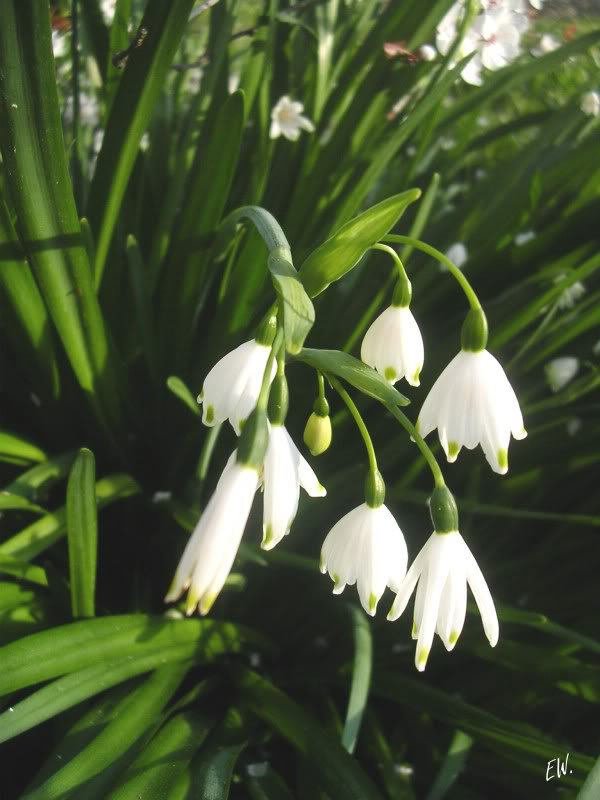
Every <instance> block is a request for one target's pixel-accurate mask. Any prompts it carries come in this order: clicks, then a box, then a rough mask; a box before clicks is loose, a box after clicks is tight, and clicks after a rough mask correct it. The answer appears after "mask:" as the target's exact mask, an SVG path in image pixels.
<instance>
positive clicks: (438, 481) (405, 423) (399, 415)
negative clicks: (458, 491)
mask: <svg viewBox="0 0 600 800" xmlns="http://www.w3.org/2000/svg"><path fill="white" fill-rule="evenodd" d="M386 408H387V410H388V411H389V412H390V414H392V416H394V417H395V418H396V419H397V420H398V422H399V423H400V424H401V425H402V427H403V428H404V429H405V430H406V431H408V433H410V435H411V436H412V438H413V439H414V441H415V443H416V445H417V447H418V448H419V450H420V451H421V453H422V454H423V457H424V459H425V461H427V466H428V467H429V469H430V470H431V474H432V475H433V480H434V482H435V485H436V486H437V487H439V488H441V487H442V486H445V485H446V482H445V481H444V476H443V474H442V470H441V468H440V465H439V464H438V462H437V461H436V458H435V456H434V455H433V453H432V452H431V450H430V449H429V446H428V444H427V442H426V441H425V439H423V437H422V436H421V434H420V433H419V432H418V430H417V429H416V428H415V426H414V425H413V424H412V422H411V421H410V420H409V419H408V417H407V416H406V414H404V413H403V412H402V411H400V409H399V408H398V406H393V405H388V404H387V403H386Z"/></svg>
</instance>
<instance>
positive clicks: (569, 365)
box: [544, 356, 579, 392]
mask: <svg viewBox="0 0 600 800" xmlns="http://www.w3.org/2000/svg"><path fill="white" fill-rule="evenodd" d="M544 369H545V371H546V379H547V380H548V385H549V386H550V388H551V389H552V391H553V392H560V390H561V389H564V387H565V386H566V385H567V384H568V383H570V382H571V381H572V380H573V378H574V377H575V375H577V373H578V372H579V359H578V358H576V357H575V356H560V357H559V358H555V359H554V360H552V361H550V362H549V363H548V364H546V366H545V367H544Z"/></svg>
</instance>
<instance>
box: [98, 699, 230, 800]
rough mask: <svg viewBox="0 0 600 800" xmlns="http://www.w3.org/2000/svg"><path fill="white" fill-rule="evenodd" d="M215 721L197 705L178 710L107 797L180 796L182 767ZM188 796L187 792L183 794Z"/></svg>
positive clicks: (152, 798)
mask: <svg viewBox="0 0 600 800" xmlns="http://www.w3.org/2000/svg"><path fill="white" fill-rule="evenodd" d="M214 721H215V718H214V716H213V715H212V714H211V713H209V712H208V711H204V710H198V709H195V708H194V709H191V710H189V711H184V712H183V713H181V714H176V715H175V716H174V717H173V718H172V719H170V720H169V721H168V722H167V723H166V725H164V726H163V727H162V728H161V730H160V731H159V732H158V733H157V734H156V736H155V737H154V738H153V739H152V740H151V741H150V743H149V744H148V745H147V746H146V747H145V748H144V750H143V752H142V753H141V754H140V756H139V757H138V758H137V759H136V760H135V761H134V762H133V763H132V764H131V766H130V767H129V769H128V770H127V772H126V773H125V775H124V776H123V779H122V781H121V784H120V786H119V787H118V788H116V789H115V790H114V791H113V792H112V793H111V794H110V795H109V796H108V800H138V798H139V797H143V798H144V800H164V798H167V797H168V798H169V800H171V798H179V797H180V794H179V791H178V790H179V788H180V783H181V781H182V770H183V769H184V768H185V767H186V766H187V765H188V764H189V763H190V761H191V759H192V757H193V755H194V753H195V752H196V751H197V750H198V749H199V748H200V747H201V746H202V743H203V742H204V740H205V739H206V737H207V735H208V733H209V731H210V729H211V727H212V726H213V724H214ZM184 775H185V777H186V778H187V774H186V773H184ZM184 780H185V778H184ZM186 782H188V783H191V781H186ZM189 796H190V795H189V794H187V792H186V793H184V794H182V795H181V798H182V800H183V799H184V798H186V797H189Z"/></svg>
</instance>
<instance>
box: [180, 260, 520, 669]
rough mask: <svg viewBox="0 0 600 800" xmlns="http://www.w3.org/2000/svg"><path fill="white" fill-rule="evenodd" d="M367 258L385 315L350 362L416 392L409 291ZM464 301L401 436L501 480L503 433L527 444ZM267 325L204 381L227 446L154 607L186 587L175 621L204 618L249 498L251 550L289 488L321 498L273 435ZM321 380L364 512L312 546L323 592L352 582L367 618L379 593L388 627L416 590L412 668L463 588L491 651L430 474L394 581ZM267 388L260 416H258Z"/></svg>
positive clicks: (272, 539)
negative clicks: (425, 511) (429, 527)
mask: <svg viewBox="0 0 600 800" xmlns="http://www.w3.org/2000/svg"><path fill="white" fill-rule="evenodd" d="M378 248H379V249H383V250H386V249H387V251H389V252H390V255H392V256H393V257H394V259H395V260H396V262H397V264H398V265H399V270H400V277H399V280H398V284H397V287H396V290H395V291H394V296H393V302H392V305H391V306H390V307H388V308H387V309H385V310H384V311H383V313H382V314H381V315H380V316H379V317H378V318H377V319H376V320H375V321H374V322H373V323H372V325H371V326H370V328H369V330H368V331H367V333H366V334H365V337H364V340H363V343H362V348H361V357H362V360H363V361H364V362H365V363H366V364H367V365H369V366H371V367H372V368H373V369H375V370H377V372H379V373H380V374H381V375H382V376H383V378H384V379H385V380H386V381H388V382H389V383H390V384H392V385H393V384H395V383H396V382H397V381H399V380H401V379H402V378H405V379H406V381H407V382H408V383H409V384H411V385H412V386H418V385H419V375H420V373H421V370H422V367H423V362H424V345H423V339H422V336H421V332H420V330H419V326H418V324H417V321H416V320H415V317H414V316H413V314H412V311H411V310H410V303H411V299H412V289H411V285H410V281H409V280H408V277H407V276H406V273H405V272H404V267H403V266H402V264H401V262H400V261H399V259H398V258H397V255H396V254H395V251H393V250H391V248H389V247H387V246H386V245H378ZM440 256H441V254H440ZM441 257H442V258H443V256H441ZM453 270H454V268H453ZM470 302H471V310H470V311H469V313H468V315H467V317H466V319H465V322H464V324H463V328H462V335H461V341H462V347H461V350H460V352H459V353H458V354H457V355H456V356H455V357H454V358H453V359H452V361H451V362H450V363H449V364H448V366H447V367H446V368H445V369H444V370H443V372H442V373H441V375H440V376H439V377H438V379H437V380H436V382H435V383H434V385H433V387H432V388H431V390H430V392H429V395H428V396H427V398H426V400H425V402H424V403H423V407H422V409H421V413H420V415H419V418H418V420H417V425H416V428H415V429H413V428H411V427H409V430H410V431H412V433H413V436H414V438H415V439H416V440H417V442H418V444H419V446H420V447H421V448H422V449H423V448H424V449H425V450H427V447H426V445H425V443H424V442H423V440H422V438H421V437H422V436H427V434H429V433H430V432H431V431H432V430H433V429H434V428H437V430H438V435H439V439H440V442H441V445H442V447H443V449H444V452H445V454H446V457H447V460H448V462H454V461H455V460H456V458H457V456H458V454H459V452H460V450H461V449H462V448H463V447H466V448H468V449H473V448H475V447H477V446H478V445H481V447H482V449H483V452H484V454H485V456H486V458H487V460H488V462H489V464H490V466H491V467H492V469H493V470H494V471H495V472H497V473H500V474H504V473H506V472H507V470H508V445H509V441H510V437H511V435H512V436H513V437H514V438H516V439H522V438H523V437H525V436H526V435H527V434H526V432H525V429H524V426H523V417H522V415H521V410H520V408H519V403H518V400H517V398H516V395H515V392H514V391H513V389H512V386H511V385H510V383H509V381H508V379H507V377H506V374H505V373H504V370H503V369H502V367H501V366H500V364H499V362H498V361H497V360H496V359H495V358H494V356H492V355H491V353H489V352H488V351H487V350H486V344H487V322H486V318H485V314H484V313H483V310H482V309H481V307H480V305H479V303H478V301H477V300H476V297H475V295H474V293H473V296H472V297H470ZM277 324H278V323H277V320H276V318H275V317H271V318H270V319H269V320H268V322H266V323H264V324H263V326H262V327H261V329H260V333H259V334H258V335H257V338H256V339H253V340H251V341H248V342H245V343H244V344H242V345H240V346H239V347H237V348H236V349H235V350H233V351H231V352H230V353H228V354H227V355H226V356H224V357H223V358H222V359H221V360H220V361H219V362H218V363H217V364H216V365H215V366H214V367H213V368H212V369H211V370H210V372H209V373H208V375H207V377H206V379H205V381H204V385H203V390H202V393H201V395H200V396H199V398H198V401H199V402H200V403H202V405H203V417H202V419H203V422H204V424H206V425H209V426H212V425H216V424H220V423H223V422H225V421H226V420H229V422H230V423H231V425H232V426H233V428H234V430H235V432H236V434H237V435H238V436H239V437H240V438H239V441H238V446H237V448H236V450H235V451H234V452H233V454H232V455H231V456H230V458H229V460H228V462H227V464H226V466H225V469H224V470H223V473H222V475H221V478H220V480H219V482H218V484H217V487H216V489H215V491H214V493H213V495H212V497H211V498H210V500H209V502H208V504H207V505H206V508H205V510H204V512H203V514H202V516H201V517H200V520H199V522H198V524H197V525H196V528H195V530H194V532H193V533H192V536H191V537H190V539H189V541H188V544H187V546H186V548H185V551H184V553H183V556H182V558H181V560H180V562H179V566H178V567H177V570H176V574H175V577H174V580H173V583H172V585H171V588H170V589H169V592H168V594H167V597H166V599H167V600H168V601H174V600H177V599H178V598H179V597H180V595H181V594H182V593H183V592H185V591H186V590H188V595H187V600H186V605H185V609H186V613H188V614H191V613H193V611H194V610H195V609H196V607H198V608H199V611H200V613H201V614H206V613H208V611H209V610H210V608H211V607H212V605H213V603H214V602H215V600H216V598H217V596H218V595H219V593H220V591H221V589H222V588H223V586H224V583H225V580H226V578H227V576H228V574H229V572H230V570H231V568H232V566H233V563H234V560H235V557H236V554H237V551H238V548H239V546H240V542H241V539H242V535H243V533H244V529H245V527H246V524H247V521H248V518H249V515H250V510H251V507H252V503H253V500H254V496H255V494H256V492H257V490H258V489H259V488H260V487H262V488H263V490H264V491H263V538H262V543H261V547H262V548H263V549H265V550H270V549H272V548H273V547H275V546H276V545H277V544H278V543H279V542H280V541H281V540H282V539H283V537H284V536H286V535H287V534H288V533H289V532H290V528H291V526H292V523H293V521H294V518H295V516H296V512H297V509H298V502H299V495H300V488H303V489H304V490H305V491H306V492H307V494H308V495H310V496H312V497H322V496H324V495H325V489H324V488H323V486H322V485H321V484H320V482H319V480H318V478H317V476H316V475H315V473H314V471H313V470H312V468H311V467H310V465H309V464H308V463H307V461H306V460H305V459H304V457H303V456H302V455H301V453H300V451H299V450H298V448H297V447H296V445H295V443H294V442H293V440H292V438H291V437H290V435H289V433H288V431H287V429H286V427H285V424H284V423H285V417H286V414H287V405H288V393H287V382H286V379H285V359H284V357H283V352H282V351H279V352H276V351H277V349H278V348H279V347H280V345H279V344H274V343H273V336H274V332H275V329H276V326H277ZM279 335H281V333H280V334H279ZM276 342H277V340H276ZM275 356H277V358H275ZM329 379H330V382H331V384H332V386H334V388H337V390H338V392H339V393H340V395H341V396H342V398H343V399H344V400H345V402H346V403H347V404H348V406H349V408H350V410H351V412H352V415H353V416H354V418H355V420H356V421H357V424H358V425H359V428H360V429H361V433H362V435H363V438H364V439H365V444H366V445H367V449H368V450H369V462H370V469H369V473H368V476H367V482H366V484H365V502H364V503H362V504H361V505H359V506H357V507H356V508H354V509H353V510H351V511H349V512H348V513H347V514H345V515H344V516H343V517H342V518H341V519H340V520H339V521H338V522H337V523H336V524H335V525H334V526H333V527H332V528H331V530H330V531H329V533H328V534H327V536H326V537H325V540H324V542H323V546H322V550H321V561H320V568H321V571H322V572H323V573H329V575H330V577H331V579H332V580H333V592H334V594H339V593H341V592H342V591H343V590H344V588H345V587H346V586H352V585H354V584H356V587H357V590H358V595H359V598H360V602H361V604H362V606H363V608H364V609H365V611H366V612H367V613H368V614H370V615H374V614H375V613H376V610H377V606H378V603H379V601H380V599H381V597H382V595H383V594H384V592H385V590H386V588H390V589H391V590H392V591H393V592H395V593H396V599H395V601H394V603H393V605H392V608H391V610H390V612H389V614H388V619H390V620H395V619H397V618H398V617H399V616H400V615H401V614H402V612H403V611H404V609H405V608H406V606H407V604H408V601H409V599H410V597H411V595H412V593H413V592H414V591H415V589H416V595H415V605H414V625H413V638H415V639H417V648H416V655H415V664H416V667H417V669H418V670H420V671H422V670H423V669H424V668H425V665H426V662H427V658H428V655H429V652H430V649H431V646H432V642H433V637H434V634H435V633H436V632H437V634H438V636H439V637H440V638H441V640H442V641H443V643H444V645H445V647H446V648H447V649H448V650H452V648H453V647H454V645H455V644H456V642H457V640H458V638H459V636H460V633H461V631H462V628H463V625H464V621H465V615H466V605H467V585H468V586H470V587H471V591H472V593H473V596H474V598H475V601H476V603H477V606H478V608H479V611H480V613H481V617H482V621H483V626H484V630H485V633H486V636H487V638H488V640H489V642H490V644H491V645H492V646H494V645H495V644H496V642H497V641H498V618H497V615H496V611H495V607H494V602H493V600H492V597H491V594H490V591H489V589H488V587H487V583H486V581H485V578H484V576H483V574H482V572H481V570H480V568H479V566H478V565H477V562H476V561H475V558H474V557H473V555H472V553H471V551H470V549H469V547H468V546H467V544H466V542H465V541H464V539H463V538H462V536H461V534H460V533H459V526H458V511H457V508H456V503H455V501H454V498H453V497H452V494H451V493H450V491H449V490H448V489H447V487H446V486H445V484H444V481H443V477H442V476H441V472H440V471H439V467H438V473H435V472H434V474H435V475H436V488H435V489H434V491H433V494H432V496H431V499H430V512H431V517H432V522H433V533H432V534H431V536H430V538H429V539H428V540H427V542H426V544H425V545H424V547H423V548H422V550H421V552H420V553H419V554H418V555H417V557H416V558H415V560H414V561H413V563H412V566H411V567H410V569H408V572H407V567H408V550H407V546H406V542H405V539H404V535H403V533H402V530H401V529H400V527H399V525H398V523H397V522H396V520H395V518H394V516H393V515H392V513H391V512H390V510H389V509H388V508H387V506H386V505H385V504H384V500H385V484H384V482H383V478H382V476H381V474H380V473H379V471H378V469H377V466H376V462H375V455H374V451H373V448H372V443H370V438H369V436H368V432H367V431H366V428H365V426H364V422H363V421H362V419H361V418H360V414H359V412H358V409H357V408H356V407H355V406H354V404H353V402H352V400H351V399H350V398H349V396H348V395H347V393H346V392H345V390H343V388H342V387H340V385H339V384H338V383H337V381H336V380H335V379H334V377H332V376H329ZM319 385H320V393H319V398H318V400H317V401H316V402H315V406H314V409H315V413H313V414H312V415H311V417H310V419H309V421H308V424H307V426H306V430H305V442H306V443H307V444H308V445H309V449H310V450H311V452H313V454H314V453H321V452H323V451H324V450H325V449H326V448H327V447H328V446H329V443H330V442H331V422H330V420H329V416H328V415H329V406H328V404H327V401H326V400H325V398H324V394H323V392H324V382H323V379H322V378H321V379H320V384H319ZM267 389H269V391H270V395H269V402H268V415H267V411H266V410H265V408H264V406H265V399H264V395H265V393H266V390H267ZM273 399H274V402H272V401H273ZM261 403H262V405H261ZM261 414H262V416H261ZM260 420H263V422H260ZM259 423H260V424H259ZM261 425H262V426H263V427H262V428H261ZM317 440H318V441H317ZM249 442H251V444H249ZM256 442H258V443H259V445H258V449H257V445H256ZM430 455H431V454H430ZM431 457H432V458H433V456H431Z"/></svg>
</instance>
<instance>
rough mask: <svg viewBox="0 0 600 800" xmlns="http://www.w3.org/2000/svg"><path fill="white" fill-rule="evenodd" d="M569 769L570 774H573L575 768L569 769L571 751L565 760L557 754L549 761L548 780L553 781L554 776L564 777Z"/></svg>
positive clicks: (547, 768)
mask: <svg viewBox="0 0 600 800" xmlns="http://www.w3.org/2000/svg"><path fill="white" fill-rule="evenodd" d="M567 771H568V772H569V775H572V774H573V770H572V769H569V753H567V755H566V756H565V759H564V761H561V760H560V757H559V756H557V757H556V758H553V759H552V760H551V761H549V762H548V766H547V767H546V780H547V781H551V780H552V779H553V778H564V776H565V775H566V774H567Z"/></svg>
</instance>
